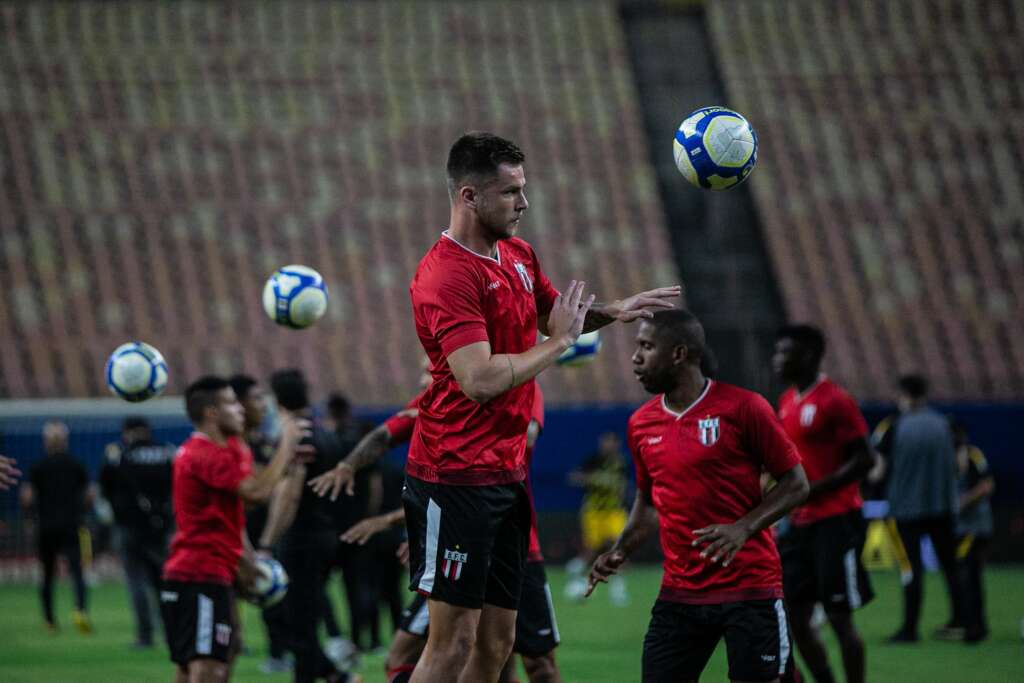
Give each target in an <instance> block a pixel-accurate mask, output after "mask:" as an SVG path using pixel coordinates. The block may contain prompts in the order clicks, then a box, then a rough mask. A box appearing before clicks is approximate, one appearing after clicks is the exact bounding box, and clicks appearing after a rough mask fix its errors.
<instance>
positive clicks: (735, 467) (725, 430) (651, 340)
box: [587, 310, 808, 683]
mask: <svg viewBox="0 0 1024 683" xmlns="http://www.w3.org/2000/svg"><path fill="white" fill-rule="evenodd" d="M703 349H704V329H703V328H702V327H701V324H700V322H699V321H698V320H697V318H696V317H695V316H693V315H692V314H691V313H689V312H687V311H683V310H671V311H659V312H657V313H655V314H654V317H653V318H652V319H651V320H645V321H644V322H642V323H641V324H640V329H639V330H638V331H637V335H636V350H635V351H634V353H633V367H634V370H633V371H634V373H635V374H636V376H637V378H638V379H639V380H640V382H641V383H642V384H643V386H644V389H646V390H647V391H649V392H650V393H652V394H657V396H655V398H653V399H651V400H650V401H648V402H647V403H645V404H644V405H643V406H641V407H640V408H639V409H638V410H637V411H636V412H635V413H633V415H632V417H630V419H629V428H628V433H627V437H628V441H629V447H630V450H631V451H632V453H633V459H634V462H635V465H636V480H637V481H636V486H637V494H636V500H635V502H634V503H633V509H632V511H631V512H630V516H629V521H628V522H627V524H626V528H625V529H624V530H623V532H622V534H621V535H620V536H619V538H618V540H617V541H616V542H615V545H614V546H612V549H611V550H609V551H608V552H606V553H604V554H602V555H600V556H599V557H598V558H597V560H595V562H594V566H593V568H592V569H591V572H590V587H589V588H588V591H587V594H588V595H589V594H590V593H591V592H592V591H593V589H594V587H595V586H596V585H597V583H599V582H604V581H606V580H607V579H608V577H609V576H611V575H612V574H614V573H616V572H617V571H618V570H619V568H620V567H621V566H622V564H623V562H625V561H626V559H627V558H628V557H629V555H630V554H631V553H632V552H634V551H635V550H636V549H637V548H638V547H639V546H640V544H641V543H642V542H643V540H644V539H645V538H646V537H647V535H648V534H649V532H650V531H651V530H652V529H653V528H654V527H656V526H658V522H660V533H661V549H662V552H663V553H664V555H665V561H664V569H665V574H664V578H663V579H662V584H661V593H660V595H659V597H658V601H657V602H656V603H655V605H654V609H653V611H652V613H651V623H650V626H649V628H648V631H647V636H646V637H645V638H644V652H643V667H642V669H643V673H642V680H643V681H644V682H645V683H669V682H671V683H683V682H685V681H696V680H697V679H698V678H699V677H700V674H701V672H702V671H703V670H704V667H705V665H706V664H707V661H708V659H709V658H710V657H711V653H712V652H713V651H714V649H715V646H716V645H717V644H718V641H719V639H721V638H722V637H723V636H724V637H725V643H726V647H727V649H728V655H729V677H730V679H731V680H733V681H777V680H778V679H779V676H780V674H782V673H783V671H784V669H785V666H786V662H787V660H788V658H789V636H788V632H787V628H786V613H785V609H784V606H783V601H782V568H781V566H780V564H779V555H778V552H777V551H776V549H775V542H774V541H773V540H772V536H771V532H770V530H769V527H770V526H771V524H772V523H773V522H775V521H776V520H777V519H779V518H780V517H782V515H784V514H786V513H787V512H788V511H789V510H791V509H792V508H793V507H794V506H796V505H798V504H800V503H801V502H802V501H803V500H804V497H805V496H806V495H807V488H808V486H807V477H806V475H805V474H804V471H803V467H802V466H801V465H800V456H799V455H798V454H797V452H796V448H795V447H794V446H793V443H792V442H791V441H790V440H789V439H788V438H787V437H786V434H785V432H783V431H782V426H781V425H780V424H779V422H778V420H777V419H776V417H775V413H774V412H773V411H772V408H771V406H770V405H769V403H768V402H767V401H766V400H764V398H762V397H761V396H759V395H758V394H755V393H753V392H751V391H746V390H744V389H740V388H738V387H734V386H731V385H728V384H725V383H723V382H718V381H715V380H710V379H707V378H706V377H705V376H704V374H703V372H701V356H702V353H703ZM762 471H767V472H769V473H770V474H771V475H772V476H773V477H775V479H776V480H777V482H778V484H777V485H776V486H775V488H773V489H772V490H771V491H770V492H768V493H767V494H765V495H762V492H761V485H760V477H761V472H762ZM655 511H656V512H657V520H658V522H656V521H655V519H654V518H653V517H654V515H653V513H654V512H655Z"/></svg>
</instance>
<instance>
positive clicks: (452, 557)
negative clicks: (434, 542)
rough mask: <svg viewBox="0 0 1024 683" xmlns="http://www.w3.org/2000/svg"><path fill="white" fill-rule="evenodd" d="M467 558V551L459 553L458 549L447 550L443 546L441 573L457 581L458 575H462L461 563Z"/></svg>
mask: <svg viewBox="0 0 1024 683" xmlns="http://www.w3.org/2000/svg"><path fill="white" fill-rule="evenodd" d="M456 547H457V546H456ZM467 560H469V553H460V552H459V551H458V550H448V549H447V548H445V551H444V563H443V564H442V565H441V573H442V574H444V577H445V578H446V579H451V580H452V581H458V580H459V577H461V576H462V565H464V564H465V563H466V561H467Z"/></svg>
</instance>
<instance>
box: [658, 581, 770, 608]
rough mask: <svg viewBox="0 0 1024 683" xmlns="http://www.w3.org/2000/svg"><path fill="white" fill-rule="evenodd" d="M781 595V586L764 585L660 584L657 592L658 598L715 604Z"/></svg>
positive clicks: (696, 603)
mask: <svg viewBox="0 0 1024 683" xmlns="http://www.w3.org/2000/svg"><path fill="white" fill-rule="evenodd" d="M781 597H782V586H765V587H759V588H729V589H726V590H717V591H716V590H712V591H702V590H690V589H688V588H673V587H672V586H662V587H661V592H659V593H658V599H659V600H665V601H666V602H679V603H683V604H686V605H717V604H720V603H724V602H743V601H745V600H775V599H779V598H781Z"/></svg>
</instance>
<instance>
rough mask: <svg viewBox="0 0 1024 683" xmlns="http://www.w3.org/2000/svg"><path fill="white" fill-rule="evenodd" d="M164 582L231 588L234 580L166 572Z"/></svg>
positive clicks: (191, 573) (192, 573)
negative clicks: (212, 584) (215, 585)
mask: <svg viewBox="0 0 1024 683" xmlns="http://www.w3.org/2000/svg"><path fill="white" fill-rule="evenodd" d="M163 579H164V581H184V582H186V583H216V584H219V585H221V586H231V585H232V584H234V582H235V580H234V579H226V578H224V577H223V576H220V575H215V574H200V573H196V572H164V574H163Z"/></svg>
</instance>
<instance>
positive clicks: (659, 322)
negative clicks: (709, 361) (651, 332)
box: [645, 308, 707, 363]
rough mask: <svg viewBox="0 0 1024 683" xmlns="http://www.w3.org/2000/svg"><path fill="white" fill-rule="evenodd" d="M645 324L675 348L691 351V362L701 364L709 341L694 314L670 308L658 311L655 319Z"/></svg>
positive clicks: (648, 320) (650, 319) (681, 309)
mask: <svg viewBox="0 0 1024 683" xmlns="http://www.w3.org/2000/svg"><path fill="white" fill-rule="evenodd" d="M645 322H647V323H649V324H650V325H652V326H653V327H654V329H655V334H656V335H658V336H659V337H661V338H662V339H664V340H666V341H667V342H669V343H670V344H672V345H673V346H685V347H686V348H687V349H688V350H689V351H690V356H689V357H690V360H691V362H695V363H700V362H701V359H702V358H703V357H704V349H705V348H706V346H707V341H706V338H705V336H704V326H703V325H701V324H700V320H698V319H697V316H695V315H694V314H693V313H690V312H689V311H687V310H686V309H685V308H670V309H665V310H661V311H656V312H655V314H654V317H653V318H648V319H647V320H646V321H645Z"/></svg>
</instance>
